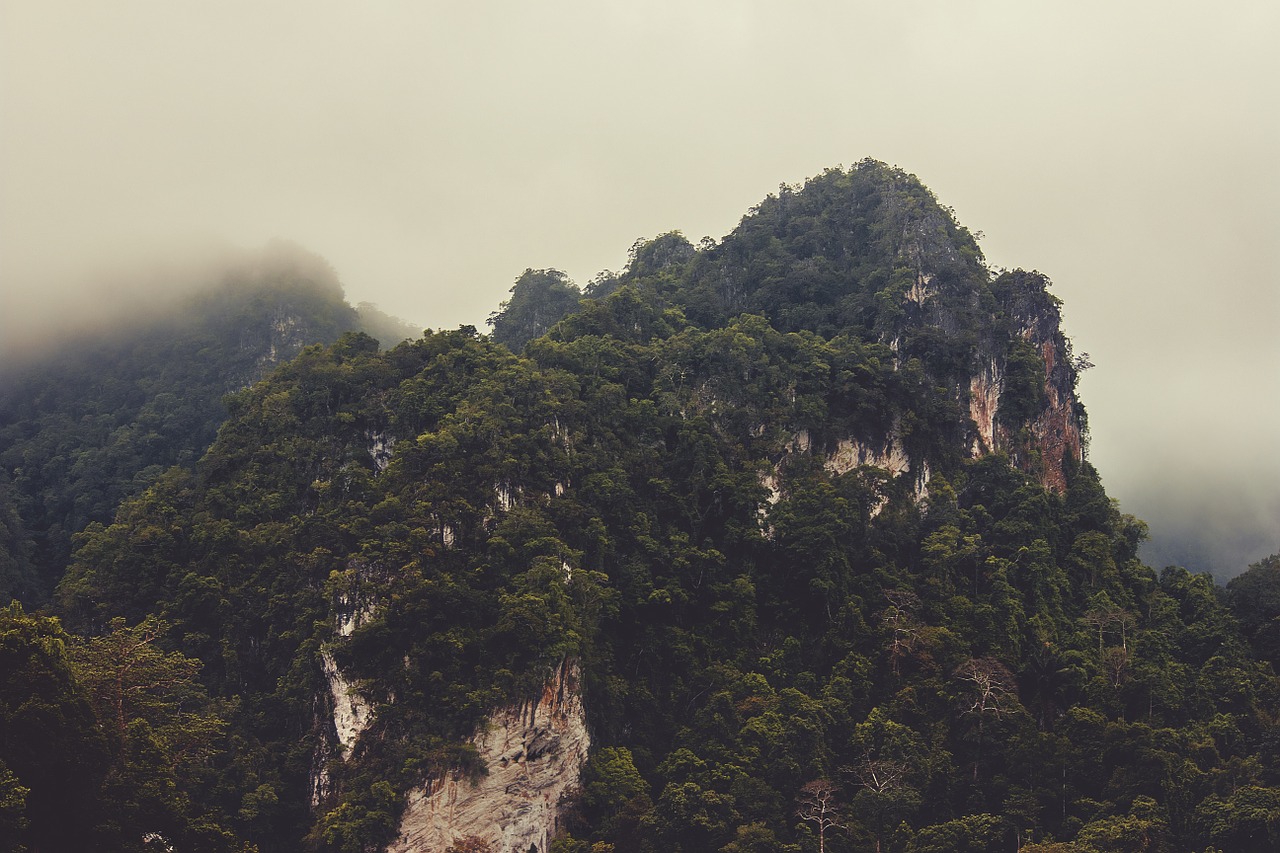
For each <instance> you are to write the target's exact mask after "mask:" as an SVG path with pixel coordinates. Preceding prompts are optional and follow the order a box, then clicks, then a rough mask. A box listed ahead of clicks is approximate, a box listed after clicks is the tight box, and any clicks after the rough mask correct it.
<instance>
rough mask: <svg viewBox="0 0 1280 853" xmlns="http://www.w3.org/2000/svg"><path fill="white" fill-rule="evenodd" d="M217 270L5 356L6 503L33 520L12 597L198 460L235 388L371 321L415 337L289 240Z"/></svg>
mask: <svg viewBox="0 0 1280 853" xmlns="http://www.w3.org/2000/svg"><path fill="white" fill-rule="evenodd" d="M211 279H212V280H211V283H209V284H206V285H203V286H200V287H198V288H192V287H191V286H190V285H188V284H187V283H185V282H183V281H175V282H174V284H173V287H174V290H175V291H176V292H177V294H181V295H176V294H175V295H162V296H160V297H158V298H157V299H155V300H153V302H154V303H155V305H154V307H153V309H152V310H151V311H150V312H149V313H145V314H144V315H142V316H138V317H135V318H133V319H131V320H128V321H123V322H118V323H117V324H114V325H109V326H108V327H107V328H105V329H99V330H95V331H92V332H86V333H84V334H82V335H81V336H79V337H76V338H70V339H63V340H60V341H54V340H51V341H48V342H46V344H45V345H44V346H43V347H42V348H41V349H40V351H38V352H37V353H36V354H34V355H27V356H25V357H21V354H19V355H20V357H18V358H15V359H13V360H11V361H9V363H7V364H6V365H5V366H4V368H3V369H0V513H3V515H4V517H6V518H8V517H10V516H17V517H18V518H20V519H21V525H20V526H19V527H14V528H13V532H12V534H10V536H6V537H4V538H3V539H0V548H3V551H0V555H4V556H0V599H3V600H5V601H7V600H8V598H9V596H11V595H12V596H16V597H17V598H19V599H21V600H23V601H24V602H26V603H28V604H39V603H43V602H47V601H48V599H49V596H50V594H51V592H52V590H53V587H54V586H55V585H56V584H57V582H58V580H59V579H60V578H61V577H62V572H63V570H64V569H65V568H66V565H67V563H68V561H69V559H70V554H71V547H72V545H71V542H72V537H73V536H74V535H75V534H76V533H78V532H79V531H81V530H83V529H84V527H85V526H86V525H88V524H89V523H91V522H100V523H106V522H109V521H110V520H111V518H112V516H113V515H114V514H115V511H116V508H117V507H118V506H119V504H120V502H121V501H122V500H123V499H124V498H125V497H129V496H133V495H136V494H138V493H139V492H141V491H142V489H143V488H145V487H146V486H147V485H149V484H150V483H151V482H153V481H154V480H155V479H156V477H158V476H159V475H160V473H161V472H163V471H164V470H165V469H167V468H169V467H171V466H173V465H183V466H186V467H191V466H192V465H194V464H195V461H196V460H197V459H199V458H200V455H201V454H202V453H204V451H205V449H206V448H207V447H208V446H209V445H210V444H211V443H212V442H213V438H214V436H215V435H216V433H217V429H218V426H219V425H220V424H221V423H222V421H223V420H224V419H225V418H226V409H225V407H224V406H223V403H222V398H223V397H224V396H225V395H226V394H228V393H231V392H234V391H238V390H240V389H243V388H245V387H247V386H249V385H251V384H252V383H253V382H256V381H257V380H259V379H261V378H262V377H264V376H266V375H267V374H268V373H269V372H270V371H271V370H272V369H274V368H275V367H276V365H278V364H280V363H282V362H284V361H288V360H289V359H290V358H293V357H294V356H295V355H297V353H298V352H299V351H300V350H301V349H302V347H303V346H305V345H307V344H312V343H331V342H332V341H334V340H335V339H336V338H337V337H338V335H339V334H341V333H342V332H345V331H349V330H352V329H356V328H365V329H368V328H370V326H369V322H370V321H371V322H372V323H373V324H374V325H375V326H376V327H377V329H378V330H379V331H380V332H381V333H383V334H389V335H390V336H391V337H390V338H389V339H388V341H387V343H388V344H394V343H397V342H398V341H399V340H402V339H403V335H401V336H400V337H396V335H397V334H398V332H399V330H398V328H397V323H398V321H396V320H395V319H394V318H390V317H387V316H386V315H383V314H381V312H378V311H377V310H376V308H374V307H373V306H369V305H362V306H361V309H360V310H359V311H357V310H355V309H353V308H352V307H351V306H350V305H348V304H347V303H346V301H345V299H344V298H343V293H342V286H341V285H340V284H339V282H338V280H337V277H336V276H335V275H334V272H333V270H332V269H331V268H330V267H329V266H328V264H327V263H325V262H324V261H323V260H322V259H320V258H319V257H316V256H314V255H311V254H309V253H306V252H304V251H302V250H300V249H298V248H296V247H294V246H291V245H289V244H285V243H275V244H272V245H270V246H268V247H267V248H266V249H264V250H263V251H261V252H257V253H246V254H245V255H244V256H243V257H239V258H237V259H235V260H234V261H233V262H232V263H230V264H228V265H227V267H226V269H223V270H220V271H218V272H216V273H215V274H213V275H212V276H211ZM188 290H189V292H188ZM10 540H12V544H10Z"/></svg>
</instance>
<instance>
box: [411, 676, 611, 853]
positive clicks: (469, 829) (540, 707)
mask: <svg viewBox="0 0 1280 853" xmlns="http://www.w3.org/2000/svg"><path fill="white" fill-rule="evenodd" d="M580 683H581V672H580V670H579V667H578V663H577V661H574V660H566V661H564V662H563V663H562V664H561V665H560V667H559V668H558V669H557V670H556V673H555V675H554V676H553V677H552V678H551V679H549V680H548V681H547V683H546V685H545V686H544V687H543V690H542V695H541V696H540V697H539V698H538V699H537V700H536V701H531V702H525V703H523V704H520V705H513V706H511V707H508V708H502V709H499V710H498V711H495V712H494V713H493V714H491V715H490V716H489V718H488V719H487V720H486V721H485V723H484V725H482V726H481V727H480V730H479V731H477V732H476V734H475V736H474V737H473V738H472V743H474V744H475V747H476V751H477V753H478V754H479V757H480V758H481V759H482V760H483V762H484V765H485V767H486V769H487V772H486V773H485V774H484V775H483V776H480V777H479V778H478V779H474V780H473V779H469V778H467V777H465V776H462V775H457V776H449V777H446V778H443V779H434V780H432V781H430V782H428V783H427V785H426V786H425V787H423V788H419V789H417V790H414V791H411V792H410V794H409V802H408V806H407V808H406V809H405V813H404V816H403V817H402V819H401V822H400V835H399V837H398V838H397V839H396V841H395V842H394V843H393V844H391V845H390V847H388V848H387V849H388V853H443V851H445V850H447V849H448V848H449V846H450V845H451V844H453V843H454V842H455V841H458V840H460V839H463V838H467V837H469V836H474V837H477V838H480V839H483V840H484V841H487V842H489V843H490V844H491V845H492V849H493V851H494V853H529V851H530V850H537V851H538V853H546V851H547V850H548V849H549V848H550V844H551V840H552V839H553V838H554V837H555V836H556V833H557V830H558V826H559V819H560V799H561V797H562V795H564V794H565V793H566V792H567V791H569V790H570V789H572V788H574V787H575V786H576V785H577V784H578V779H579V777H580V775H581V771H582V765H583V763H584V762H585V761H586V759H587V750H588V749H589V747H590V745H591V738H590V736H589V734H588V732H587V719H586V713H585V711H584V710H583V705H582V692H581V688H580Z"/></svg>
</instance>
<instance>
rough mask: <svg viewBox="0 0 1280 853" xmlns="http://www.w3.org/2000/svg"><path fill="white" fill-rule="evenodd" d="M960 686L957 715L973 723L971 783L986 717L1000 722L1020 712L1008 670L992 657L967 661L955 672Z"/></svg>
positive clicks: (979, 753)
mask: <svg viewBox="0 0 1280 853" xmlns="http://www.w3.org/2000/svg"><path fill="white" fill-rule="evenodd" d="M955 678H956V679H958V680H959V681H960V682H961V684H962V688H961V693H960V697H959V704H960V713H961V714H962V715H964V716H967V717H972V718H973V719H974V720H975V721H976V722H977V737H978V747H977V752H976V753H975V757H974V761H973V781H974V782H975V783H976V782H977V781H978V765H979V763H980V762H981V761H982V737H983V729H984V727H985V725H986V721H987V718H988V717H994V718H995V719H997V720H999V719H1003V718H1004V717H1007V716H1010V715H1012V714H1015V713H1018V712H1020V711H1022V704H1021V703H1020V702H1019V701H1018V693H1017V681H1016V680H1015V679H1014V677H1013V673H1011V672H1009V669H1008V667H1006V666H1005V665H1004V664H1002V663H1001V662H1000V661H998V660H996V659H995V658H970V659H969V660H967V661H965V662H964V663H962V664H961V665H960V666H959V668H957V669H956V671H955Z"/></svg>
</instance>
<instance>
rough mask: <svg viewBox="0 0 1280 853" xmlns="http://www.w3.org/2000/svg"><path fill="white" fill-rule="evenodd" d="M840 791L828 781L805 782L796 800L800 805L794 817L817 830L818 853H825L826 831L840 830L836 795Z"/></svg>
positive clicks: (841, 825) (840, 823) (842, 824)
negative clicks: (810, 824)
mask: <svg viewBox="0 0 1280 853" xmlns="http://www.w3.org/2000/svg"><path fill="white" fill-rule="evenodd" d="M839 791H840V789H839V788H838V787H836V785H835V784H833V783H832V782H831V781H830V780H828V779H814V780H813V781H812V782H806V783H805V785H804V787H802V788H801V789H800V794H799V796H798V797H797V798H796V799H797V801H798V802H799V803H800V805H799V807H798V808H797V809H796V815H797V816H798V817H799V818H800V819H801V820H803V821H805V822H806V823H812V824H813V825H814V826H815V827H817V830H818V853H826V841H827V830H829V829H842V828H843V827H844V823H843V822H842V821H841V816H840V809H839V806H838V804H837V801H836V794H837V793H839Z"/></svg>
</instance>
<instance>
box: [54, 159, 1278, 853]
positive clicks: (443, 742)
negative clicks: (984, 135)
mask: <svg viewBox="0 0 1280 853" xmlns="http://www.w3.org/2000/svg"><path fill="white" fill-rule="evenodd" d="M536 278H538V276H537V275H534V276H533V277H532V278H530V279H528V280H529V281H534V279H536ZM551 279H555V277H554V276H552V277H551ZM548 280H549V279H548V278H547V277H546V276H543V277H542V281H541V284H539V286H545V285H546V283H547V281H548ZM536 283H537V282H535V284H536ZM553 283H555V284H558V285H561V286H560V287H556V288H549V289H548V291H549V292H551V293H552V295H553V296H555V297H556V298H557V299H559V298H560V297H561V296H563V293H562V292H561V291H562V290H563V287H562V286H564V285H565V283H564V281H563V280H562V279H555V281H554V282H553ZM1045 284H1046V282H1045V280H1044V278H1043V277H1042V276H1039V275H1037V274H1034V273H1026V272H1013V273H1008V274H1003V275H1000V276H993V275H992V274H991V273H990V272H989V271H987V270H986V268H985V267H984V266H983V264H982V261H981V256H980V254H979V253H978V252H977V248H976V246H975V245H974V243H973V241H972V239H971V238H970V237H969V235H968V234H967V232H965V231H964V230H963V229H962V228H960V227H959V226H958V225H956V223H955V222H954V221H953V219H952V218H951V216H950V215H949V213H948V212H947V211H946V210H945V209H943V208H941V207H940V206H938V204H937V203H936V201H935V200H934V199H933V198H932V196H931V194H929V192H928V191H927V190H926V189H925V188H924V187H923V186H921V185H920V184H919V182H918V181H916V180H915V179H914V178H912V177H911V176H909V175H905V174H903V173H901V172H899V171H897V170H894V169H890V168H888V167H885V166H883V165H882V164H878V163H873V162H865V163H862V164H859V165H858V166H856V167H854V168H853V169H851V170H849V171H847V172H840V171H831V172H827V173H824V174H823V175H821V176H819V177H817V178H815V179H814V180H813V181H810V182H809V183H808V184H806V185H805V186H804V187H802V188H793V189H788V190H785V191H783V192H782V193H780V194H779V195H778V196H776V197H771V198H770V199H768V200H766V201H765V202H763V203H762V204H761V205H760V206H759V207H758V208H756V209H755V210H753V211H752V212H751V213H749V214H748V215H747V216H746V217H745V218H744V220H743V222H742V224H741V225H740V226H739V227H738V229H736V230H735V231H734V232H733V233H732V234H730V235H729V236H727V237H726V238H725V239H724V240H723V241H722V242H720V243H719V244H714V245H707V246H703V247H699V248H696V249H695V248H694V247H692V246H690V245H688V244H687V242H685V241H683V239H682V238H680V237H678V235H665V236H664V237H661V238H659V239H658V240H656V241H652V242H650V243H647V244H641V245H639V246H637V248H636V250H635V252H634V253H633V259H632V262H631V265H630V267H629V269H628V270H627V271H626V272H624V273H623V274H621V275H620V276H618V277H617V278H616V279H614V280H601V281H599V282H597V283H596V284H595V285H593V288H592V289H591V292H590V293H589V294H588V295H589V296H590V297H591V298H588V299H586V300H585V301H582V302H580V303H579V304H578V305H577V307H576V310H575V311H573V312H572V313H570V314H568V315H565V316H563V317H562V318H561V319H560V320H559V322H558V323H554V324H552V323H551V321H550V320H549V319H548V316H547V315H546V313H545V312H543V313H539V314H538V315H537V317H538V319H537V323H536V324H534V326H533V328H537V327H539V324H542V325H546V327H547V328H548V331H547V332H546V333H545V334H543V335H541V336H539V337H536V338H529V339H527V340H520V339H519V336H517V337H516V338H513V339H511V340H510V343H512V344H515V345H516V346H519V347H521V349H522V351H521V353H520V354H519V355H516V354H513V353H512V352H511V351H510V350H509V349H508V347H507V346H505V345H503V344H500V343H497V342H494V341H492V340H490V339H486V338H485V337H483V336H480V335H477V334H476V333H475V330H474V329H468V328H464V329H460V330H457V331H451V332H441V333H434V334H428V335H426V336H424V337H423V338H422V339H420V340H417V341H413V342H409V343H405V344H402V345H400V346H398V347H396V348H394V349H392V350H390V351H388V352H379V351H378V348H377V345H376V342H374V341H373V340H372V339H369V338H367V337H365V336H362V335H346V336H343V337H342V338H341V339H339V340H338V341H337V342H336V343H335V344H333V345H332V346H329V347H309V348H306V349H304V350H303V351H302V352H301V354H300V355H299V356H298V357H297V358H296V359H294V360H293V361H291V362H289V363H288V364H286V365H283V366H282V367H281V368H280V369H278V370H277V371H275V372H274V373H273V374H272V375H271V376H270V377H269V378H267V379H266V380H265V381H263V382H260V383H258V384H256V385H253V386H252V387H250V388H248V389H246V390H244V391H242V392H240V393H238V394H236V395H235V396H234V397H233V398H232V399H231V402H230V408H231V416H230V418H229V420H228V421H227V423H226V424H225V425H224V426H223V428H222V429H221V431H220V432H219V434H218V438H217V440H216V441H215V442H214V444H213V445H212V447H211V448H210V449H209V451H208V452H207V453H206V454H205V456H204V457H203V459H202V460H201V461H200V463H199V464H198V465H197V466H196V467H195V469H194V471H184V470H181V469H175V470H173V471H170V472H169V473H167V474H165V475H164V476H162V477H161V478H159V479H158V480H157V481H156V483H155V484H154V486H152V487H151V488H150V489H148V490H147V492H146V493H145V494H143V495H142V496H141V497H139V498H138V499H136V500H133V501H131V502H128V503H127V504H126V505H125V506H124V507H123V508H122V510H121V511H120V513H119V514H118V515H117V516H116V518H115V520H114V522H113V523H112V524H111V525H109V526H98V527H93V528H90V530H89V531H88V534H87V535H86V536H85V537H84V539H83V541H82V544H81V546H80V548H79V550H78V551H77V553H76V556H75V560H74V563H73V565H72V567H71V569H70V571H69V573H68V576H67V578H66V580H65V581H64V582H63V584H62V586H61V587H60V590H59V602H60V606H61V608H62V613H63V616H64V619H65V620H66V621H67V622H68V624H70V625H72V626H74V627H76V628H78V629H80V630H85V631H89V632H98V631H101V630H103V629H104V628H105V627H106V626H107V622H108V620H109V619H110V618H111V617H114V616H123V617H125V618H126V619H127V620H128V622H129V623H133V622H136V621H138V620H141V619H143V618H144V617H145V616H146V615H147V614H152V613H154V614H159V615H161V616H163V617H164V618H165V619H166V620H167V621H168V622H169V623H170V624H171V625H172V629H171V631H170V632H169V633H168V634H167V641H168V642H169V643H171V644H172V648H173V649H174V650H175V651H177V652H181V653H182V654H183V655H186V656H189V657H191V658H198V659H199V660H200V661H202V662H203V664H204V669H203V678H204V681H205V683H206V685H207V687H208V690H209V692H210V694H211V695H212V696H214V697H224V698H226V699H231V698H233V697H234V699H235V701H236V703H237V704H236V705H235V706H234V707H231V706H229V708H228V714H229V719H230V721H231V726H230V729H229V737H228V741H227V743H226V745H225V746H226V749H225V751H224V752H223V753H222V754H221V755H220V756H219V757H218V758H217V759H216V761H215V762H214V765H213V768H214V770H213V772H212V774H211V775H210V776H207V777H205V778H204V779H203V780H202V781H199V780H198V781H197V782H192V783H191V784H192V785H193V786H195V787H193V789H192V791H193V793H192V796H193V797H195V798H196V799H197V800H198V801H199V802H200V803H201V804H202V806H203V807H204V808H206V809H208V810H209V812H210V813H211V814H213V815H217V816H219V817H217V820H218V821H220V822H221V825H223V826H225V827H227V828H228V829H229V830H230V831H232V832H234V833H235V834H237V835H239V836H241V837H243V838H246V839H249V840H251V841H253V842H254V843H256V844H257V845H259V847H260V848H261V849H262V850H264V851H265V850H291V849H297V848H298V846H299V845H305V846H306V847H307V848H308V849H315V850H335V851H336V850H341V851H365V850H378V849H394V850H398V851H399V850H404V851H407V850H415V849H430V850H435V849H443V846H444V845H445V844H450V845H456V846H454V847H452V848H451V849H458V850H463V849H470V850H479V849H491V850H499V851H502V853H507V851H512V850H518V853H528V851H529V849H530V847H529V846H528V845H529V844H532V845H533V846H534V848H536V849H537V850H538V851H539V853H546V851H544V850H543V847H546V846H548V842H549V841H550V847H551V849H552V850H557V851H561V853H578V851H588V850H600V851H603V850H615V851H658V850H661V851H686V853H693V851H710V850H724V851H729V852H730V853H736V851H747V850H751V851H798V850H812V849H817V847H818V845H819V837H818V836H819V832H820V830H821V834H822V838H821V843H822V844H824V845H825V846H826V847H827V848H828V849H832V850H849V849H867V848H869V847H872V846H874V847H876V848H878V849H882V850H895V851H910V853H925V851H943V850H964V849H974V850H1015V849H1017V848H1018V847H1019V846H1022V845H1026V843H1027V842H1028V841H1029V840H1032V839H1034V840H1042V839H1049V838H1053V839H1057V840H1059V841H1061V842H1063V843H1064V844H1065V843H1071V844H1074V845H1075V846H1074V847H1066V848H1057V849H1078V850H1085V851H1101V850H1136V849H1150V850H1160V849H1171V850H1196V851H1200V850H1204V849H1205V848H1206V847H1207V846H1209V845H1211V844H1212V845H1215V846H1218V847H1221V848H1226V849H1232V850H1265V849H1272V846H1273V845H1274V844H1275V842H1276V841H1277V840H1280V839H1277V837H1276V831H1277V830H1276V826H1278V825H1280V824H1278V823H1277V822H1276V821H1277V818H1280V788H1278V787H1276V786H1277V785H1280V779H1277V778H1276V768H1277V767H1280V761H1278V760H1277V759H1278V758H1280V756H1277V754H1276V749H1277V744H1280V738H1278V737H1277V735H1278V734H1280V728H1278V727H1277V722H1276V718H1275V716H1274V714H1273V713H1272V712H1271V711H1269V710H1268V708H1274V706H1275V702H1276V700H1277V699H1278V698H1280V691H1278V689H1277V682H1276V679H1275V676H1274V673H1273V672H1272V670H1271V668H1270V666H1269V664H1264V663H1260V662H1258V661H1257V660H1256V659H1254V658H1253V657H1252V654H1251V652H1250V651H1249V648H1248V646H1247V645H1246V644H1245V643H1244V642H1243V640H1242V638H1241V635H1240V633H1239V630H1238V627H1237V626H1236V624H1235V622H1234V621H1233V619H1232V618H1231V616H1230V614H1229V612H1228V611H1227V609H1226V608H1225V606H1224V605H1223V604H1222V603H1221V601H1220V600H1219V598H1218V595H1217V593H1216V591H1215V589H1214V587H1213V585H1212V582H1211V581H1210V580H1209V579H1208V578H1207V577H1202V576H1199V577H1198V576H1191V575H1189V574H1187V573H1186V572H1184V571H1181V570H1176V569H1173V570H1167V571H1166V572H1164V573H1163V574H1161V575H1160V576H1158V577H1157V576H1156V575H1155V574H1154V573H1153V572H1152V571H1151V570H1150V569H1148V568H1146V567H1144V566H1143V565H1141V564H1140V563H1139V561H1138V560H1137V557H1136V549H1137V546H1138V543H1139V542H1140V540H1141V538H1142V536H1143V533H1144V528H1143V526H1142V524H1141V522H1138V521H1137V520H1135V519H1132V518H1130V517H1127V516H1124V515H1122V514H1120V513H1119V512H1118V510H1117V509H1116V508H1115V507H1114V506H1113V505H1112V503H1111V502H1110V501H1109V500H1108V499H1107V496H1106V494H1105V492H1104V491H1103V489H1102V486H1101V484H1100V483H1099V481H1098V478H1097V476H1096V473H1095V472H1094V471H1093V469H1092V468H1091V467H1090V466H1089V465H1088V463H1087V462H1086V461H1084V460H1083V459H1082V452H1081V443H1080V436H1081V432H1082V431H1083V409H1082V408H1081V407H1080V405H1079V404H1078V402H1077V401H1076V400H1075V397H1074V379H1075V375H1074V366H1073V364H1072V358H1071V354H1070V350H1069V347H1068V345H1067V342H1066V340H1065V338H1064V337H1063V336H1062V332H1061V330H1060V328H1059V315H1058V312H1057V303H1056V300H1055V299H1054V298H1053V297H1052V296H1050V295H1049V294H1048V293H1047V291H1046V290H1045ZM517 287H519V283H517ZM517 295H518V294H516V293H514V292H513V298H512V301H511V302H510V303H508V305H507V307H506V308H505V309H504V312H510V311H511V310H513V307H514V308H516V309H517V310H524V309H525V308H530V309H532V308H536V307H537V305H536V303H537V299H517V298H516V297H517ZM522 306H523V307H522ZM557 316H559V315H558V314H557ZM503 317H504V313H503V312H500V314H499V315H498V316H497V317H496V318H495V320H496V322H495V330H496V329H498V328H500V327H501V326H502V324H503V323H505V322H506V321H508V320H509V321H511V322H510V323H507V328H510V329H521V328H531V327H530V326H529V325H528V324H523V323H520V322H515V321H517V320H519V319H520V318H518V317H514V318H513V317H511V316H509V315H507V316H506V317H505V320H504V319H503ZM579 714H581V716H579ZM584 756H585V761H584ZM507 778H511V779H512V782H511V783H510V784H505V785H501V786H498V785H493V784H488V783H487V782H486V781H485V780H486V779H489V780H496V779H507ZM519 780H525V781H524V782H520V784H516V782H517V781H519ZM537 780H541V781H537ZM562 794H563V796H562ZM828 795H829V796H828ZM477 798H478V799H477ZM816 801H822V802H826V803H827V804H828V805H830V806H832V807H834V809H835V810H836V812H835V813H838V814H839V816H840V820H839V823H840V824H841V825H842V826H843V827H844V828H843V829H836V828H835V827H834V824H826V823H823V822H822V821H821V820H820V819H817V818H816V817H815V814H814V812H813V810H812V808H811V807H810V806H811V805H812V804H813V803H814V802H816ZM828 814H830V813H828ZM210 819H213V818H210ZM180 830H181V828H179V829H178V830H172V831H173V832H178V831H180ZM181 831H191V832H194V830H181ZM169 837H173V836H169ZM551 839H554V841H551ZM175 840H176V839H175ZM423 845H426V846H423ZM485 845H488V848H486V847H485ZM1024 849H1025V848H1024Z"/></svg>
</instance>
